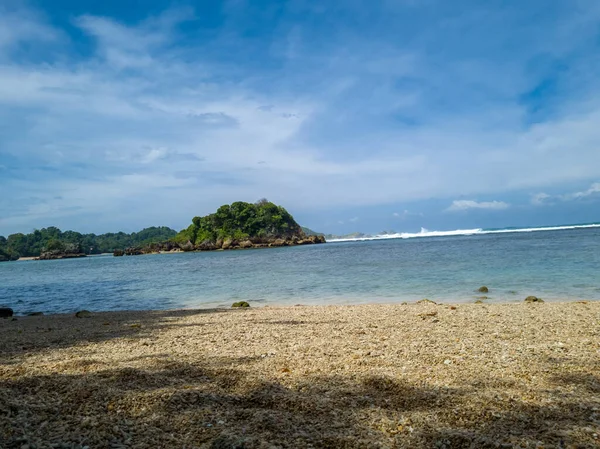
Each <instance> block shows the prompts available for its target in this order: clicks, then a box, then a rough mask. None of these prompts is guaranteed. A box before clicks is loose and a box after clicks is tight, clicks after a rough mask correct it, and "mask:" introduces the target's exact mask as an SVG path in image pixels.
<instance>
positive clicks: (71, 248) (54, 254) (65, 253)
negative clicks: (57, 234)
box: [37, 242, 87, 260]
mask: <svg viewBox="0 0 600 449" xmlns="http://www.w3.org/2000/svg"><path fill="white" fill-rule="evenodd" d="M86 256H87V254H85V253H84V252H83V249H82V247H81V245H80V244H79V243H62V242H59V243H58V244H57V245H55V246H54V247H52V249H46V250H44V251H42V252H41V254H40V257H39V258H38V259H37V260H56V259H73V258H77V257H86Z"/></svg>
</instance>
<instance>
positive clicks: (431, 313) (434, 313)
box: [418, 310, 438, 319]
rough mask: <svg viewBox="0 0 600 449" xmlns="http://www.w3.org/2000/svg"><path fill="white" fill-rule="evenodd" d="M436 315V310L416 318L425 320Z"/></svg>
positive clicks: (420, 314)
mask: <svg viewBox="0 0 600 449" xmlns="http://www.w3.org/2000/svg"><path fill="white" fill-rule="evenodd" d="M437 314H438V313H437V310H434V311H433V312H425V313H419V315H418V316H420V317H421V318H423V319H425V318H427V317H429V316H436V315H437Z"/></svg>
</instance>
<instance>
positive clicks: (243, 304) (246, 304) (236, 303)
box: [231, 301, 250, 307]
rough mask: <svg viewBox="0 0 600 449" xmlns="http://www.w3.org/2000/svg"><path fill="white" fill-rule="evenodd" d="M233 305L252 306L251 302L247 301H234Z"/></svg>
mask: <svg viewBox="0 0 600 449" xmlns="http://www.w3.org/2000/svg"><path fill="white" fill-rule="evenodd" d="M231 307H250V304H248V303H247V302H246V301H238V302H234V303H233V304H232V305H231Z"/></svg>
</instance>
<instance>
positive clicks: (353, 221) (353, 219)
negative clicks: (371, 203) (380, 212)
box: [348, 217, 358, 223]
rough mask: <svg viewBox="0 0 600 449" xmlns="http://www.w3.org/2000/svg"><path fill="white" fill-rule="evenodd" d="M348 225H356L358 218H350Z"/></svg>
mask: <svg viewBox="0 0 600 449" xmlns="http://www.w3.org/2000/svg"><path fill="white" fill-rule="evenodd" d="M348 221H349V222H350V223H356V222H357V221H358V217H352V218H351V219H349V220H348Z"/></svg>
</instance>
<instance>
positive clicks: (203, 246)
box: [198, 239, 217, 251]
mask: <svg viewBox="0 0 600 449" xmlns="http://www.w3.org/2000/svg"><path fill="white" fill-rule="evenodd" d="M198 249H199V250H200V251H213V250H215V249H217V245H216V244H215V243H213V242H212V241H210V240H208V239H207V240H204V241H203V242H202V243H200V244H199V245H198Z"/></svg>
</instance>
